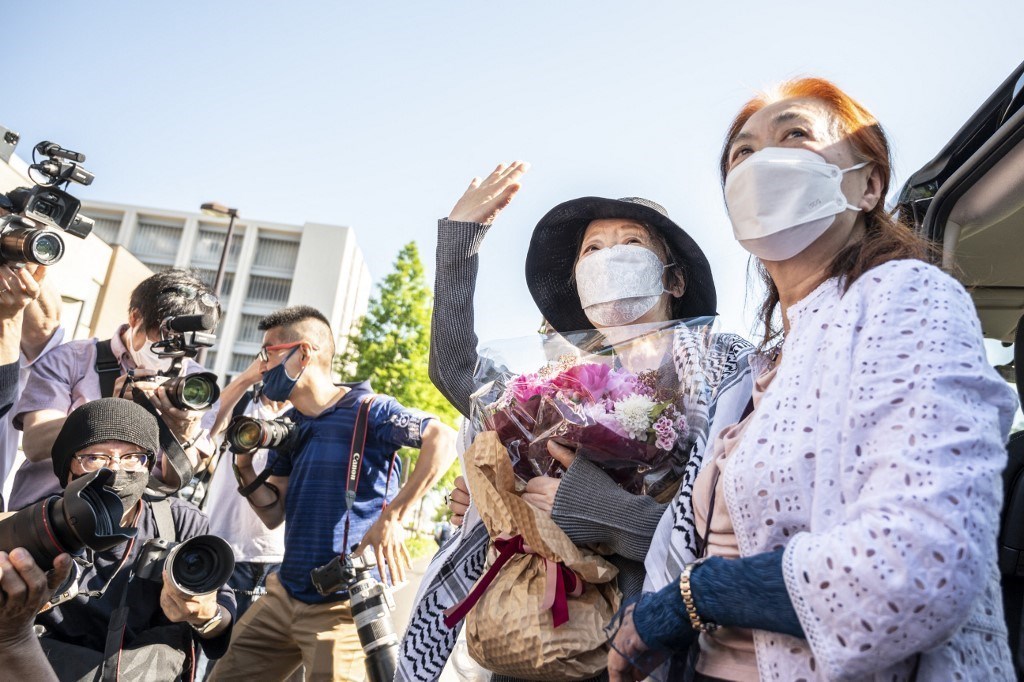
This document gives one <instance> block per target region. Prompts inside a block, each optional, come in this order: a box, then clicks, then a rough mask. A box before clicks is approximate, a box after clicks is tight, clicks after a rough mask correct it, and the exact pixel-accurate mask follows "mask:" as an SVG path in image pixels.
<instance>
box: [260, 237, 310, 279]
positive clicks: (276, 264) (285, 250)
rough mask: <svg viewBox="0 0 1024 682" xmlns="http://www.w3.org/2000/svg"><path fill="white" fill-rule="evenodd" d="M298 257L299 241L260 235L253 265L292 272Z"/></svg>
mask: <svg viewBox="0 0 1024 682" xmlns="http://www.w3.org/2000/svg"><path fill="white" fill-rule="evenodd" d="M298 257H299V243H298V242H295V241H286V240H284V239H272V238H270V237H260V238H259V240H258V241H257V242H256V257H255V258H254V259H253V267H260V268H267V269H271V270H281V271H283V272H288V273H291V272H292V271H294V270H295V261H296V260H297V259H298Z"/></svg>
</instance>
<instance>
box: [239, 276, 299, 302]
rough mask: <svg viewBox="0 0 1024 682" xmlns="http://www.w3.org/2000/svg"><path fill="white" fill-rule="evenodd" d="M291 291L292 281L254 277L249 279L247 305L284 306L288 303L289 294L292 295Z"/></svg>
mask: <svg viewBox="0 0 1024 682" xmlns="http://www.w3.org/2000/svg"><path fill="white" fill-rule="evenodd" d="M291 290H292V281H291V280H290V279H284V278H281V277H263V276H260V275H253V276H251V277H250V278H249V291H248V292H247V293H246V303H264V304H268V303H269V304H271V305H283V304H286V303H288V294H289V293H291Z"/></svg>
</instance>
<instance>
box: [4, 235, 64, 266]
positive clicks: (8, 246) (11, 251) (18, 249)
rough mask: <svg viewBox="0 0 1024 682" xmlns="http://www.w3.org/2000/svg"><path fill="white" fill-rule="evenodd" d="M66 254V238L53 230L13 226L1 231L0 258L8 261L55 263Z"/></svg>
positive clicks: (41, 263)
mask: <svg viewBox="0 0 1024 682" xmlns="http://www.w3.org/2000/svg"><path fill="white" fill-rule="evenodd" d="M63 255H64V240H63V239H61V238H60V235H59V234H57V233H56V232H53V231H52V230H39V229H36V228H33V227H11V228H7V229H4V230H3V232H2V233H0V258H2V259H3V260H4V261H6V262H8V263H38V264H39V265H53V264H54V263H56V262H57V261H59V260H60V259H61V257H62V256H63Z"/></svg>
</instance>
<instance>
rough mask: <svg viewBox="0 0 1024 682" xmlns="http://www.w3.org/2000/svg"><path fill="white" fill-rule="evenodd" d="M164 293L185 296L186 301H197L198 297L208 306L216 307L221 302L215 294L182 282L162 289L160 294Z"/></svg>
mask: <svg viewBox="0 0 1024 682" xmlns="http://www.w3.org/2000/svg"><path fill="white" fill-rule="evenodd" d="M164 294H177V295H178V296H181V297H182V298H184V299H185V300H186V301H195V300H197V299H198V301H199V302H200V303H202V304H203V305H204V306H206V307H207V308H216V307H217V305H218V304H219V303H220V302H219V301H218V300H217V297H216V296H214V295H213V294H212V293H210V292H209V291H204V292H202V293H199V289H197V288H196V287H194V286H190V285H188V284H180V285H178V286H173V287H164V288H163V289H161V290H160V295H161V296H163V295H164Z"/></svg>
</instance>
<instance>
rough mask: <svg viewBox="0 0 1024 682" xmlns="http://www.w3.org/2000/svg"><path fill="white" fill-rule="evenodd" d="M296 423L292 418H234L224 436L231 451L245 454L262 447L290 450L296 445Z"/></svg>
mask: <svg viewBox="0 0 1024 682" xmlns="http://www.w3.org/2000/svg"><path fill="white" fill-rule="evenodd" d="M295 433H296V431H295V423H294V422H292V420H291V419H287V418H284V417H281V418H279V419H254V418H252V417H245V416H242V415H239V416H237V417H234V418H232V420H231V423H230V424H229V425H228V428H227V431H226V432H225V434H224V438H225V439H226V440H227V442H228V447H229V448H230V449H231V452H233V453H235V454H236V455H238V454H245V453H248V452H252V451H253V450H259V449H262V448H274V449H275V450H290V449H291V448H292V447H293V446H294V445H295V438H296V436H295Z"/></svg>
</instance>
